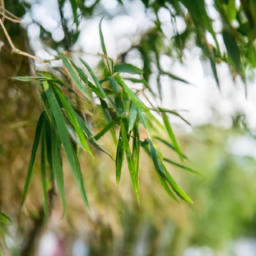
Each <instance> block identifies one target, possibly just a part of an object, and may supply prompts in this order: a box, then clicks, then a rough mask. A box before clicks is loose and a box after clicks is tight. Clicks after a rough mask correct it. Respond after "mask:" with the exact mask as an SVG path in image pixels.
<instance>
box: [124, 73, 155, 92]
mask: <svg viewBox="0 0 256 256" xmlns="http://www.w3.org/2000/svg"><path fill="white" fill-rule="evenodd" d="M124 79H125V80H128V81H131V82H133V83H139V84H144V85H145V87H146V88H147V89H149V91H150V92H151V93H152V94H153V95H155V93H154V92H153V91H152V89H151V88H150V86H149V84H148V82H147V81H146V80H145V79H144V78H139V79H138V78H133V77H125V78H124Z"/></svg>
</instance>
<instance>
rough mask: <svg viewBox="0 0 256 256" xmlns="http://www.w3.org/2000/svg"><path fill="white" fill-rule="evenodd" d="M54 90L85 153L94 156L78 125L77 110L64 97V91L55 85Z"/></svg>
mask: <svg viewBox="0 0 256 256" xmlns="http://www.w3.org/2000/svg"><path fill="white" fill-rule="evenodd" d="M53 90H54V92H55V94H56V96H57V98H58V99H59V101H60V102H61V104H62V106H63V108H64V109H65V111H66V113H67V117H68V120H69V121H70V123H71V124H72V125H73V127H74V129H75V131H76V134H77V137H78V138H79V140H80V143H81V144H82V147H83V149H84V150H85V151H87V152H88V153H89V154H90V155H92V152H91V150H90V148H89V145H88V143H87V141H86V138H85V136H84V133H83V130H82V129H81V127H80V126H79V124H78V121H77V119H76V118H75V116H74V112H75V110H74V109H73V107H72V106H71V104H70V102H69V101H68V100H67V99H66V98H65V96H64V95H63V93H62V91H61V90H60V89H59V88H58V87H57V86H55V85H53Z"/></svg>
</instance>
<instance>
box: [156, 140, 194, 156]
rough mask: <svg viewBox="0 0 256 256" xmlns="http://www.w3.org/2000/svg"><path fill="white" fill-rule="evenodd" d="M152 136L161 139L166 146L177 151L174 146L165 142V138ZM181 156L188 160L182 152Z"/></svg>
mask: <svg viewBox="0 0 256 256" xmlns="http://www.w3.org/2000/svg"><path fill="white" fill-rule="evenodd" d="M154 138H155V139H157V140H159V141H161V142H162V143H164V144H165V145H166V146H167V147H169V148H171V149H172V150H173V151H175V152H177V150H176V148H175V147H174V146H173V145H172V144H171V143H169V142H167V141H166V140H164V139H162V138H160V137H158V136H154ZM182 156H183V158H184V159H187V160H189V159H188V158H187V157H186V156H185V155H184V154H182Z"/></svg>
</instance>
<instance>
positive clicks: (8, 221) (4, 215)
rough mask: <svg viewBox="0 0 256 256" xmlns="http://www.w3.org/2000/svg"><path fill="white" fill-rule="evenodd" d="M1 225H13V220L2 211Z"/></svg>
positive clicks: (0, 213) (0, 212)
mask: <svg viewBox="0 0 256 256" xmlns="http://www.w3.org/2000/svg"><path fill="white" fill-rule="evenodd" d="M0 223H4V224H8V223H9V224H11V223H12V220H11V219H10V218H9V217H8V216H7V215H6V214H5V213H4V212H2V211H0Z"/></svg>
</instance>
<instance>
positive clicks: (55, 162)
mask: <svg viewBox="0 0 256 256" xmlns="http://www.w3.org/2000/svg"><path fill="white" fill-rule="evenodd" d="M51 138H52V143H51V145H52V166H53V172H54V177H55V180H56V184H57V187H58V190H59V193H60V197H61V200H62V205H63V214H64V213H65V211H66V199H65V188H64V178H63V168H62V157H61V141H60V137H59V134H58V133H57V132H56V131H55V129H54V127H52V136H51Z"/></svg>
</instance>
